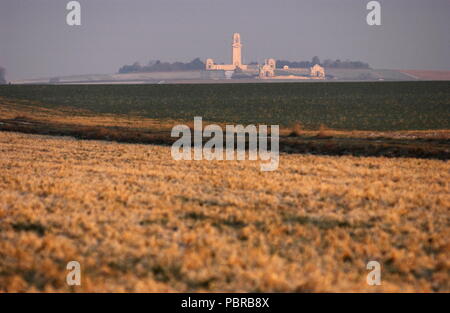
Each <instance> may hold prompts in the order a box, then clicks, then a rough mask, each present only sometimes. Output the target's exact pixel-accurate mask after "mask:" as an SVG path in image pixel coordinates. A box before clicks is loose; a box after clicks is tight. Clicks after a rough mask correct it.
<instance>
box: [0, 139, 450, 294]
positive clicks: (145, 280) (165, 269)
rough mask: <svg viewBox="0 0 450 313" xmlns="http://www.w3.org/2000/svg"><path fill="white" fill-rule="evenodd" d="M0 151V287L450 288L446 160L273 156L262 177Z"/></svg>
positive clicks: (53, 144) (40, 148)
mask: <svg viewBox="0 0 450 313" xmlns="http://www.w3.org/2000/svg"><path fill="white" fill-rule="evenodd" d="M0 154H1V158H0V171H1V173H2V175H1V176H0V291H232V292H235V291H275V292H283V291H286V292H308V291H314V292H317V291H368V292H371V291H402V292H404V291H418V292H431V291H437V292H449V291H450V285H449V283H450V277H449V271H450V259H449V257H448V256H449V254H448V253H449V249H450V243H449V238H450V226H449V225H450V217H449V212H448V209H449V207H450V192H449V191H450V190H449V182H450V167H449V165H448V162H446V161H440V160H419V159H408V158H359V157H352V156H345V157H330V156H313V155H296V154H283V155H281V160H280V168H279V170H277V171H275V172H269V173H267V172H266V173H263V172H260V170H259V162H255V161H240V162H239V161H236V162H230V161H214V162H209V161H196V162H190V161H173V160H172V159H171V158H170V148H169V147H162V146H153V145H139V144H119V143H113V142H107V141H86V140H76V139H73V138H70V137H51V136H41V135H29V134H19V133H13V132H0ZM72 260H76V261H78V262H80V264H81V267H82V285H81V286H74V287H68V286H67V285H66V283H65V277H66V273H67V271H66V268H65V266H66V264H67V262H69V261H72ZM370 260H377V261H379V262H380V264H382V285H381V286H368V285H367V284H366V275H367V273H368V270H366V264H367V262H368V261H370Z"/></svg>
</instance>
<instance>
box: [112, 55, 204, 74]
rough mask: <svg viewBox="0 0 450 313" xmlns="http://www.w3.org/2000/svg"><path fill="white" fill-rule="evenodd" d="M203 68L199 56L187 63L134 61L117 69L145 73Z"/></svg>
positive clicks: (123, 71) (125, 71)
mask: <svg viewBox="0 0 450 313" xmlns="http://www.w3.org/2000/svg"><path fill="white" fill-rule="evenodd" d="M204 68H205V63H203V62H202V61H201V60H200V59H199V58H196V59H194V60H192V61H191V62H189V63H183V62H174V63H169V62H161V61H159V60H158V61H156V62H152V63H150V64H148V65H144V66H142V65H140V64H139V63H138V62H135V63H134V64H132V65H124V66H122V67H121V68H120V69H119V73H121V74H124V73H146V72H173V71H193V70H202V69H204Z"/></svg>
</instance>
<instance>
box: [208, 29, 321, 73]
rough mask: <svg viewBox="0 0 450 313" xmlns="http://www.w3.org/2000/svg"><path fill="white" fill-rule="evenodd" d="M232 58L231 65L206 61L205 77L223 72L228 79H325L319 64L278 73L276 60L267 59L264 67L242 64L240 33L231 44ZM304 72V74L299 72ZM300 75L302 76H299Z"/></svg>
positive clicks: (284, 69) (285, 69) (210, 60)
mask: <svg viewBox="0 0 450 313" xmlns="http://www.w3.org/2000/svg"><path fill="white" fill-rule="evenodd" d="M231 48H232V57H231V64H215V63H214V60H213V59H207V60H206V65H205V67H206V71H207V72H205V75H204V76H205V77H210V75H209V74H212V73H218V72H222V74H221V75H223V77H225V78H227V79H231V78H233V76H234V74H233V73H239V75H238V76H245V75H247V76H248V77H259V78H260V79H282V80H287V79H294V80H305V79H325V69H324V68H323V67H322V66H320V65H319V64H315V65H314V66H313V67H311V68H310V69H308V68H304V69H303V68H302V69H297V68H293V69H292V70H291V69H290V68H289V66H287V65H285V66H284V67H283V69H280V70H278V72H277V73H276V68H277V66H276V65H277V64H276V61H275V59H272V58H270V59H266V60H265V62H264V65H262V66H259V65H257V64H252V65H246V64H243V63H242V42H241V35H240V34H239V33H234V34H233V42H232V44H231ZM301 70H303V71H304V73H300V72H299V71H301ZM299 74H300V75H299Z"/></svg>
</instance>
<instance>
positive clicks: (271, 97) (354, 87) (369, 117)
mask: <svg viewBox="0 0 450 313" xmlns="http://www.w3.org/2000/svg"><path fill="white" fill-rule="evenodd" d="M0 98H2V99H7V100H11V101H22V102H23V101H27V102H29V103H30V104H34V105H36V106H40V107H42V106H45V107H48V108H55V107H61V106H70V107H72V108H76V109H83V110H89V111H92V112H95V113H100V114H126V115H133V116H140V117H145V118H153V119H175V120H187V121H192V120H193V117H194V116H202V117H203V119H205V120H209V121H213V122H224V123H243V124H268V125H270V124H279V125H281V126H291V125H292V124H293V123H300V124H301V125H302V126H303V127H304V128H305V129H308V130H313V129H319V128H320V126H321V125H322V126H326V127H328V128H332V129H336V130H371V131H398V130H429V129H450V82H448V81H443V82H375V83H374V82H367V83H366V82H364V83H363V82H358V83H347V82H345V83H344V82H340V83H336V82H334V83H274V84H210V85H206V84H200V85H94V86H92V85H91V86H81V85H80V86H53V85H47V86H34V85H29V86H0ZM0 103H1V102H0Z"/></svg>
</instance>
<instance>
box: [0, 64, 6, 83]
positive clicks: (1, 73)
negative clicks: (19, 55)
mask: <svg viewBox="0 0 450 313" xmlns="http://www.w3.org/2000/svg"><path fill="white" fill-rule="evenodd" d="M5 75H6V70H5V69H4V68H3V67H1V66H0V85H2V84H6V78H5Z"/></svg>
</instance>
